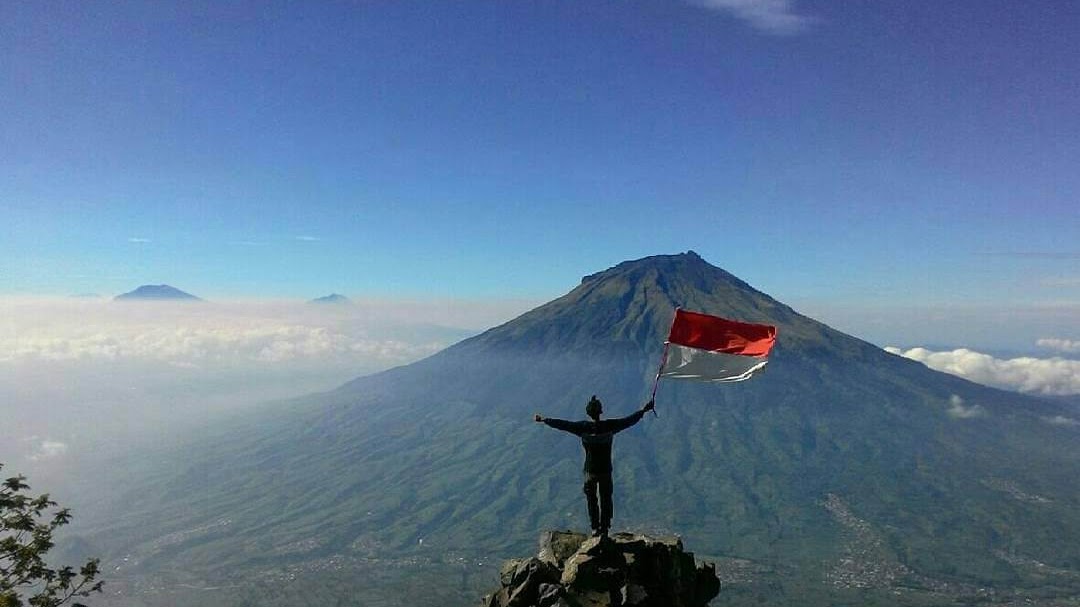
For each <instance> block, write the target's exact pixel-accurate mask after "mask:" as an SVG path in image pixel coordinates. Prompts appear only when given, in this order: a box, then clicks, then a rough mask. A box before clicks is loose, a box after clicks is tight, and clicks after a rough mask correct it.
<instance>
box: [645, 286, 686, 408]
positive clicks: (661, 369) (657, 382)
mask: <svg viewBox="0 0 1080 607" xmlns="http://www.w3.org/2000/svg"><path fill="white" fill-rule="evenodd" d="M681 309H682V306H675V313H674V314H672V315H671V326H669V327H668V339H665V340H664V353H663V354H661V355H660V366H659V367H657V368H656V379H654V380H653V384H652V396H650V397H649V400H650V401H655V400H656V389H657V388H658V387H659V386H660V374H661V373H663V372H664V363H666V362H667V355H668V347H670V346H671V341H670V338H671V329H672V327H674V326H675V317H676V316H678V314H679V310H681ZM652 414H653V417H660V416H659V415H657V414H656V403H655V402H654V403H653V410H652Z"/></svg>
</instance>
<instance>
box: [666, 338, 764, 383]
mask: <svg viewBox="0 0 1080 607" xmlns="http://www.w3.org/2000/svg"><path fill="white" fill-rule="evenodd" d="M767 362H768V360H767V359H765V358H764V357H758V356H743V355H741V354H724V353H722V352H710V351H708V350H700V349H698V348H690V347H687V346H681V345H679V344H668V351H667V358H666V359H665V360H664V366H663V368H662V369H661V370H660V377H670V378H673V379H696V380H700V381H715V382H729V381H743V380H745V379H750V377H751V376H752V375H753V374H754V373H757V372H759V371H760V370H761V369H762V368H764V367H765V363H767Z"/></svg>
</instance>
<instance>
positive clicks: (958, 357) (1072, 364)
mask: <svg viewBox="0 0 1080 607" xmlns="http://www.w3.org/2000/svg"><path fill="white" fill-rule="evenodd" d="M1075 343H1077V342H1075V341H1071V340H1063V339H1056V338H1047V339H1040V340H1039V342H1038V344H1039V345H1040V346H1042V347H1046V348H1052V349H1055V350H1057V351H1059V352H1071V350H1070V348H1071V347H1072V345H1073V344H1075ZM885 350H887V351H889V352H891V353H893V354H897V355H899V356H903V357H905V358H910V359H912V360H917V361H919V362H921V363H923V364H925V365H926V366H928V367H930V368H931V369H935V370H937V371H943V372H945V373H951V374H952V375H957V376H959V377H963V378H964V379H968V380H971V381H973V382H976V383H980V384H985V385H987V386H993V387H995V388H1003V389H1006V390H1013V391H1016V392H1024V393H1030V394H1042V395H1068V394H1080V360H1075V359H1070V358H1064V357H1062V356H1050V357H1046V358H1039V357H1034V356H1018V357H1015V358H997V357H995V356H991V355H990V354H984V353H982V352H976V351H974V350H969V349H967V348H957V349H955V350H947V351H933V350H929V349H927V348H908V349H903V348H897V347H895V346H887V347H886V348H885Z"/></svg>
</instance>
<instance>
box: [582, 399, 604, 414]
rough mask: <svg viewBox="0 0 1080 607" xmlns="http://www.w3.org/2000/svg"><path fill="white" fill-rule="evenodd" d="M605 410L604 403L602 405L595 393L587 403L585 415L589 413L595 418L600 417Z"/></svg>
mask: <svg viewBox="0 0 1080 607" xmlns="http://www.w3.org/2000/svg"><path fill="white" fill-rule="evenodd" d="M603 412H604V405H602V404H601V403H600V399H599V398H596V395H595V394H593V397H592V398H590V399H589V404H587V405H585V415H588V416H589V417H591V418H593V419H600V414H601V413H603Z"/></svg>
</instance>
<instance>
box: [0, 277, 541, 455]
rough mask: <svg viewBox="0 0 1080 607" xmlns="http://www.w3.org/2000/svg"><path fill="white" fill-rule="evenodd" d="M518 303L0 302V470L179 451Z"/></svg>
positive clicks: (424, 350)
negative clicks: (209, 432)
mask: <svg viewBox="0 0 1080 607" xmlns="http://www.w3.org/2000/svg"><path fill="white" fill-rule="evenodd" d="M532 305H533V304H532V302H527V301H493V302H482V301H453V300H445V301H431V300H429V301H402V300H396V301H391V300H366V301H354V302H353V303H351V304H312V303H307V302H291V301H233V302H213V303H212V302H198V303H173V302H115V301H111V300H104V299H41V298H6V299H0V419H2V420H4V423H3V424H0V463H7V464H9V465H10V466H12V467H13V469H19V470H24V471H25V470H27V469H30V470H31V471H33V470H34V469H42V470H43V469H44V467H47V466H54V467H59V466H67V465H73V463H74V462H75V461H76V460H79V459H85V458H86V457H88V456H89V455H91V454H104V453H112V454H118V453H119V454H122V453H125V452H128V451H132V450H134V449H135V448H136V447H138V446H140V445H146V444H151V445H153V444H160V443H161V442H162V441H163V440H169V439H171V438H176V439H177V440H179V439H180V437H182V436H183V435H184V434H185V433H190V432H193V431H199V430H200V428H205V427H207V426H208V425H212V424H214V423H215V422H216V421H217V420H219V419H221V417H222V416H223V415H230V414H232V415H235V414H237V412H240V413H241V414H246V413H245V412H248V411H250V412H251V413H250V414H252V415H257V414H258V406H259V405H261V404H262V403H266V402H268V401H275V400H280V399H286V398H290V397H295V396H300V395H303V394H308V393H312V392H317V391H322V390H329V389H332V388H334V387H336V386H338V385H340V384H342V383H344V382H346V381H348V380H350V379H353V378H355V377H358V376H361V375H365V374H369V373H373V372H377V371H380V370H383V369H387V368H390V367H394V366H398V365H402V364H407V363H410V362H413V361H415V360H418V359H421V358H424V357H426V356H429V355H431V354H433V353H435V352H438V351H439V350H441V349H443V348H445V347H447V346H449V345H451V344H453V343H455V342H457V341H459V340H461V339H463V338H465V337H468V336H469V335H472V334H475V333H477V332H479V331H480V330H482V329H484V328H487V327H489V326H493V325H495V324H498V323H500V322H503V321H506V320H508V319H510V318H512V317H513V316H516V315H517V314H519V313H521V312H523V311H525V310H527V309H528V308H529V307H531V306H532ZM39 471H41V470H39ZM46 472H47V471H46Z"/></svg>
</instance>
